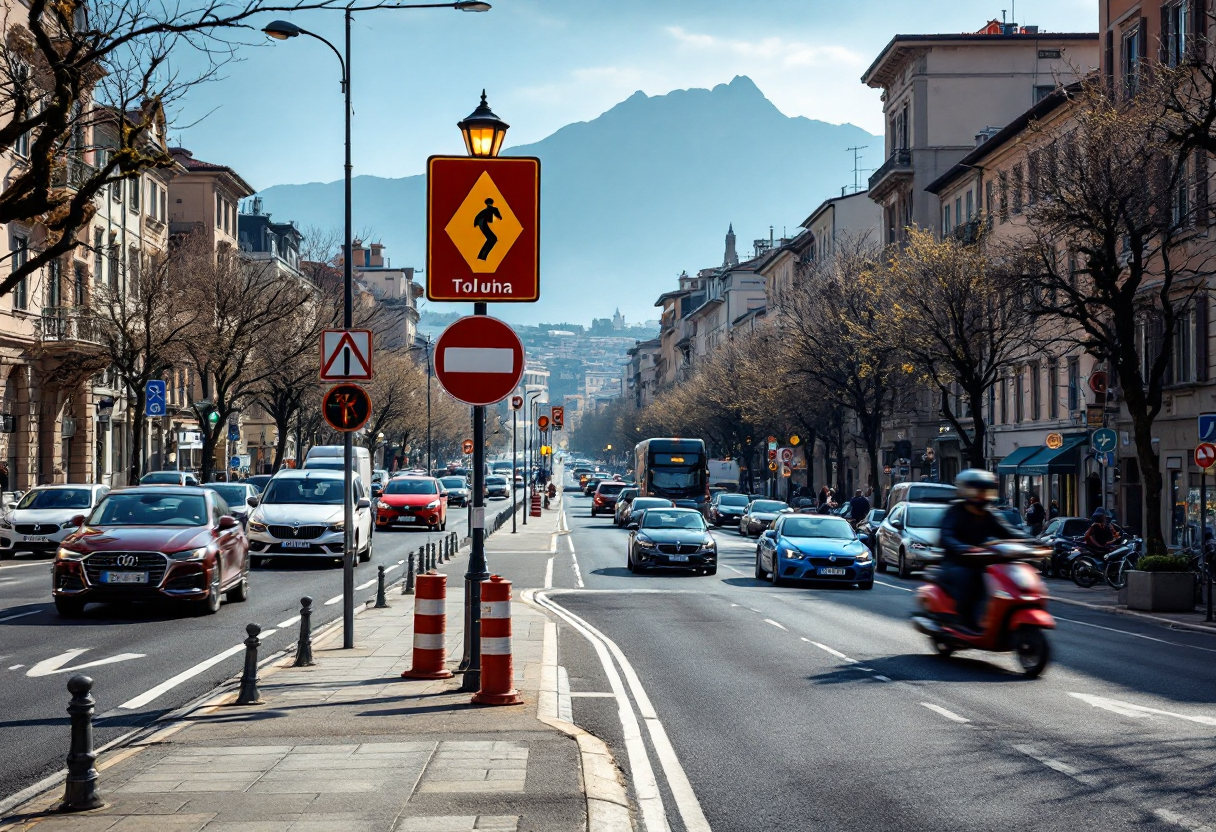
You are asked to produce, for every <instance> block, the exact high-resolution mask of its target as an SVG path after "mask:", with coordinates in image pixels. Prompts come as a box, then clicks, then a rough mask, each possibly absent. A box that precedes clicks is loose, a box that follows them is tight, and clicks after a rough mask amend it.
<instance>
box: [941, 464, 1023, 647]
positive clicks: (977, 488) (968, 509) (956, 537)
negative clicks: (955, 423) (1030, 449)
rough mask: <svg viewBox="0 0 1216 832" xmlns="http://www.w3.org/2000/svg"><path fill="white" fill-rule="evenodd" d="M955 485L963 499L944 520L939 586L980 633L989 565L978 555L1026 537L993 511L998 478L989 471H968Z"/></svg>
mask: <svg viewBox="0 0 1216 832" xmlns="http://www.w3.org/2000/svg"><path fill="white" fill-rule="evenodd" d="M954 485H955V487H956V488H958V494H959V497H960V499H958V500H956V501H954V502H953V503H952V504H951V505H950V508H948V509H947V510H946V514H945V516H944V517H943V518H942V535H941V545H942V548H943V550H944V551H945V557H944V564H943V567H942V574H941V579H940V583H941V585H942V587H943V588H944V589H945V590H946V591H947V592H949V593H950V597H951V598H953V599H954V605H955V608H956V609H957V611H958V617H959V621H960V622H961V624H962V625H963V626H964V627H967V628H971V629H973V630H974V629H977V622H978V620H979V613H980V612H981V609H980V605H981V603H982V601H983V599H984V570H985V569H986V568H987V564H986V563H985V562H984V561H983V560H982V559H980V558H977V557H975V556H976V555H982V554H985V553H986V552H987V550H986V549H985V548H984V544H986V543H988V542H990V541H993V540H1013V539H1018V538H1022V537H1025V535H1023V534H1022V533H1021V532H1019V531H1017V530H1015V529H1013V528H1012V527H1010V526H1009V525H1007V524H1006V523H1005V521H1004V520H1003V519H1001V517H1000V516H999V515H997V514H996V513H995V512H993V511H992V510H991V505H992V502H993V500H994V499H996V492H997V482H996V476H995V475H993V474H992V473H991V472H990V471H984V470H981V469H978V468H969V469H967V470H966V471H963V472H962V473H961V474H959V475H958V478H957V479H955V481H954Z"/></svg>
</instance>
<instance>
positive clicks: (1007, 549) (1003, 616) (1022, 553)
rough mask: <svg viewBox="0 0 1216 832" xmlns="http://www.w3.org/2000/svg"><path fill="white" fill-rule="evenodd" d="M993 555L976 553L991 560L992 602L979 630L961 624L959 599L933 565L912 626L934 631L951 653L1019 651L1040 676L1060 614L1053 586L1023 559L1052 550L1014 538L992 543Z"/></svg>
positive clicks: (944, 652)
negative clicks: (1055, 614)
mask: <svg viewBox="0 0 1216 832" xmlns="http://www.w3.org/2000/svg"><path fill="white" fill-rule="evenodd" d="M986 548H987V554H985V555H976V556H975V557H976V558H977V559H979V560H980V561H981V562H987V564H988V566H987V568H986V569H985V571H984V586H985V587H986V589H987V593H988V602H987V605H986V606H985V608H984V620H983V622H981V623H982V628H981V630H980V632H978V633H974V634H973V633H970V632H968V631H965V630H963V629H961V628H960V627H959V625H958V617H957V611H956V608H955V605H954V599H953V598H951V597H950V594H949V593H948V592H947V591H946V590H945V588H944V587H942V586H941V585H940V584H939V583H938V582H937V575H938V572H937V570H930V573H929V574H927V575H926V576H925V577H926V580H927V581H928V583H926V584H924V585H922V586H921V588H920V589H919V590H918V591H917V593H916V600H917V603H918V604H919V605H920V608H921V611H920V612H918V613H915V614H913V616H912V625H913V626H914V627H916V629H917V630H919V631H920V632H922V633H924V634H925V635H927V636H929V639H930V640H931V642H932V644H933V649H934V651H936V652H937V654H938V655H941V656H949V655H950V654H951V653H953V652H954V651H955V650H968V649H971V650H987V651H991V652H995V653H1007V652H1013V653H1014V654H1015V655H1016V656H1017V660H1018V664H1019V665H1020V667H1021V669H1022V673H1024V674H1025V675H1026V676H1027V677H1028V678H1031V679H1033V678H1035V677H1037V676H1038V675H1039V674H1040V673H1042V672H1043V670H1044V668H1046V667H1047V663H1048V662H1049V661H1050V660H1051V644H1050V643H1049V642H1048V640H1047V636H1046V634H1045V631H1046V630H1054V629H1055V626H1056V622H1055V619H1054V618H1052V616H1051V613H1049V612H1048V611H1047V588H1046V587H1045V586H1044V585H1043V581H1042V579H1041V578H1040V577H1039V576H1038V574H1037V572H1036V570H1035V569H1034V568H1032V567H1031V566H1029V565H1027V564H1026V563H1023V562H1022V561H1035V560H1038V559H1040V558H1043V557H1046V556H1048V554H1049V552H1048V550H1045V549H1043V548H1041V547H1039V546H1033V545H1028V544H1027V543H1026V542H1024V541H1019V540H1009V541H1001V542H997V543H992V544H989V545H988V546H987V547H986Z"/></svg>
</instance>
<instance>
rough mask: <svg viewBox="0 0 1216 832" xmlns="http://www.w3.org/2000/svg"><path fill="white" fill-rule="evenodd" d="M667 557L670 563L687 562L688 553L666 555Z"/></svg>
mask: <svg viewBox="0 0 1216 832" xmlns="http://www.w3.org/2000/svg"><path fill="white" fill-rule="evenodd" d="M667 559H668V560H669V561H671V562H672V563H688V555H668V556H667Z"/></svg>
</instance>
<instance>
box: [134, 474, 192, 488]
mask: <svg viewBox="0 0 1216 832" xmlns="http://www.w3.org/2000/svg"><path fill="white" fill-rule="evenodd" d="M139 481H140V483H141V484H143V485H177V484H178V483H179V482H181V481H182V475H181V474H180V473H178V472H177V471H153V472H152V473H150V474H144V475H143V476H142V477H140V478H139Z"/></svg>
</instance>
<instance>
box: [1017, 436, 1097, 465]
mask: <svg viewBox="0 0 1216 832" xmlns="http://www.w3.org/2000/svg"><path fill="white" fill-rule="evenodd" d="M1088 441H1089V434H1088V433H1074V434H1072V435H1071V436H1065V437H1064V444H1063V445H1061V446H1060V447H1058V448H1056V449H1055V450H1054V451H1053V450H1052V449H1051V448H1048V447H1046V446H1044V447H1042V448H1040V449H1039V452H1038V453H1036V454H1035V455H1034V456H1032V457H1030V458H1029V459H1027V460H1025V461H1023V462H1022V463H1021V464H1020V465H1018V473H1019V474H1021V475H1022V476H1046V475H1047V474H1075V473H1077V470H1078V466H1077V448H1079V447H1080V446H1082V445H1084V444H1085V443H1086V442H1088Z"/></svg>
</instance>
